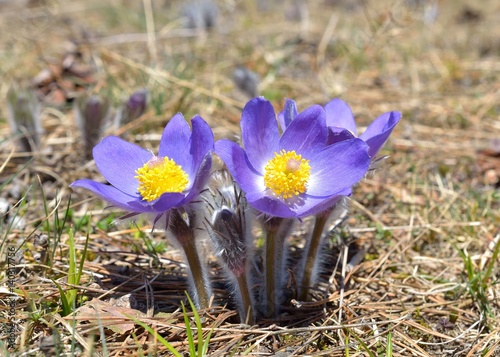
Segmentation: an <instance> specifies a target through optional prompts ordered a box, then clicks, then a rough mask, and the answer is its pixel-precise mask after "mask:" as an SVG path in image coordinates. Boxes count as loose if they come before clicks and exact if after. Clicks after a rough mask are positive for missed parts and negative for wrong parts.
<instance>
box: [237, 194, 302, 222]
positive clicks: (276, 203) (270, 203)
mask: <svg viewBox="0 0 500 357" xmlns="http://www.w3.org/2000/svg"><path fill="white" fill-rule="evenodd" d="M245 197H246V199H247V201H248V203H249V204H250V205H251V206H252V207H253V208H255V209H256V210H259V211H261V212H264V213H267V214H268V215H271V216H275V217H281V218H292V217H295V213H294V212H293V211H292V210H291V209H290V208H288V207H287V205H286V204H285V203H283V202H281V201H280V200H279V199H273V198H270V197H267V196H265V195H264V194H263V193H259V192H253V193H247V194H246V195H245Z"/></svg>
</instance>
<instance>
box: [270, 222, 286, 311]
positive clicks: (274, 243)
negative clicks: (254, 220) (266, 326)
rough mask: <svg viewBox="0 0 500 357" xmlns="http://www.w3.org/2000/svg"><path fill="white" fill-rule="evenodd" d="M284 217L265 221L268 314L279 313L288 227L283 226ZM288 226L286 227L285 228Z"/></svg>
mask: <svg viewBox="0 0 500 357" xmlns="http://www.w3.org/2000/svg"><path fill="white" fill-rule="evenodd" d="M283 222H284V220H283V219H282V218H277V217H274V218H271V219H269V220H268V221H266V222H265V224H264V225H265V228H266V233H267V235H266V248H265V249H266V257H265V269H266V275H265V277H266V304H267V315H268V316H269V317H271V316H276V314H277V313H278V311H277V305H278V303H279V302H280V301H279V298H280V295H279V293H280V292H281V281H282V279H281V276H282V269H283V255H284V249H285V248H284V244H285V238H286V234H287V233H288V231H289V226H290V225H289V226H288V227H283ZM284 228H286V229H284Z"/></svg>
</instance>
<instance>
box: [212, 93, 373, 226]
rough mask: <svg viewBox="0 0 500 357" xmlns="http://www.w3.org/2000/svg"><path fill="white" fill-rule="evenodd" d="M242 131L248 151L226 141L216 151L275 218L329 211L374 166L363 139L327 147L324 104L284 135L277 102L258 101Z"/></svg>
mask: <svg viewBox="0 0 500 357" xmlns="http://www.w3.org/2000/svg"><path fill="white" fill-rule="evenodd" d="M241 132H242V139H243V145H244V149H243V148H241V147H240V146H238V145H237V144H236V143H234V142H232V141H229V140H226V139H223V140H220V141H218V142H217V143H215V152H216V153H217V155H219V156H220V157H221V158H222V160H223V161H224V162H225V164H226V166H227V168H228V170H229V172H230V173H231V174H232V176H233V178H234V179H235V181H236V182H237V183H238V184H239V186H240V187H241V189H242V190H243V191H244V192H245V193H246V199H247V201H248V202H249V203H250V204H251V205H252V206H253V207H254V208H256V209H258V210H260V211H262V212H264V213H267V214H269V215H271V216H276V217H282V218H291V217H298V218H300V217H304V216H307V215H311V214H314V213H318V212H320V211H322V210H324V209H327V208H329V207H330V206H331V205H332V204H333V203H335V201H336V200H337V199H338V198H339V197H340V196H343V195H346V194H347V195H348V194H349V193H350V190H351V187H352V186H353V185H354V184H355V183H357V182H358V181H359V180H360V179H361V178H362V177H363V176H364V175H365V173H366V171H367V170H368V168H369V166H370V157H369V156H368V146H367V145H366V143H365V142H364V141H363V140H361V139H356V138H353V139H350V140H345V141H342V142H338V143H335V144H332V145H327V143H326V140H327V137H328V129H327V127H326V113H325V110H324V109H323V108H322V107H321V106H319V105H314V106H311V107H309V108H307V109H306V110H304V111H303V112H302V113H300V114H297V115H296V116H295V117H294V118H293V120H290V123H289V125H288V126H287V128H286V131H285V132H284V133H283V135H282V136H280V133H279V131H278V122H277V121H276V114H275V112H274V109H273V107H272V105H271V103H270V102H269V101H267V100H265V99H264V98H262V97H259V98H254V99H252V100H251V101H249V102H248V103H247V104H246V106H245V108H244V109H243V114H242V117H241Z"/></svg>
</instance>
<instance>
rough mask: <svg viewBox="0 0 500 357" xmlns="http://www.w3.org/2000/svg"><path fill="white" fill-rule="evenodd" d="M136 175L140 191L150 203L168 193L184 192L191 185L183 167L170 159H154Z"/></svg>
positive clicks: (139, 169)
mask: <svg viewBox="0 0 500 357" xmlns="http://www.w3.org/2000/svg"><path fill="white" fill-rule="evenodd" d="M135 173H136V174H137V176H135V178H136V179H138V180H139V188H138V191H139V193H140V194H141V196H142V198H143V199H144V200H146V201H148V202H151V201H154V200H156V199H157V198H158V197H160V196H161V195H162V194H164V193H166V192H182V191H184V190H185V189H186V187H187V185H188V183H189V180H188V175H187V174H186V172H184V170H183V169H182V167H181V166H180V165H177V164H176V163H175V161H174V160H172V159H170V158H168V157H153V158H152V159H151V160H149V161H148V162H147V163H146V164H144V166H142V167H140V168H138V169H137V170H136V171H135Z"/></svg>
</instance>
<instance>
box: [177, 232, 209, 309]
mask: <svg viewBox="0 0 500 357" xmlns="http://www.w3.org/2000/svg"><path fill="white" fill-rule="evenodd" d="M180 243H181V246H182V249H183V250H184V254H185V255H186V259H187V262H188V265H189V270H190V273H191V277H192V279H193V286H194V289H195V293H196V301H197V305H198V307H199V308H200V309H206V308H208V306H209V303H210V296H209V294H208V291H207V286H206V282H205V274H204V269H203V266H202V264H201V260H200V256H199V255H198V250H197V249H196V242H195V240H194V237H191V239H185V240H183V241H182V242H180Z"/></svg>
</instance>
